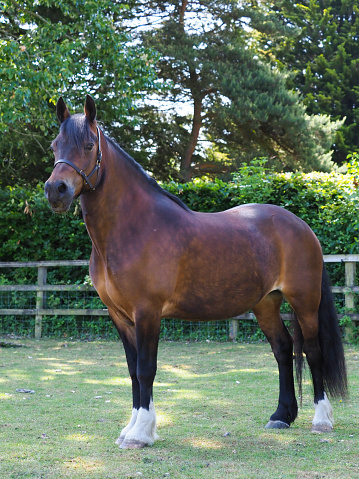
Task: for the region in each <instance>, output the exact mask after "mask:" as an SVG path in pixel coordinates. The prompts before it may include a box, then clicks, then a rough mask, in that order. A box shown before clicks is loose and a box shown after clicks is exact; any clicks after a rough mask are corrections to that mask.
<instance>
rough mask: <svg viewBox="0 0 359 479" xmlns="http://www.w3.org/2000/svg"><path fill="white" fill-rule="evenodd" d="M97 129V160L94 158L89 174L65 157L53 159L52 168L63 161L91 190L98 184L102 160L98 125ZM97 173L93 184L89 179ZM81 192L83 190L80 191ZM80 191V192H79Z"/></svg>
mask: <svg viewBox="0 0 359 479" xmlns="http://www.w3.org/2000/svg"><path fill="white" fill-rule="evenodd" d="M96 129H97V138H98V152H97V160H96V165H95V166H94V168H93V170H92V171H91V173H90V174H89V175H86V173H85V172H84V171H83V170H80V168H78V167H77V166H76V165H75V164H74V163H72V161H70V160H66V159H65V158H60V159H59V160H57V161H55V164H54V168H55V167H56V166H57V165H58V164H59V163H65V164H66V165H69V166H71V168H73V169H74V170H75V171H77V173H78V174H79V175H80V176H81V177H82V178H83V180H84V182H85V184H86V185H88V186H89V187H90V189H91V191H94V190H95V189H96V187H97V185H98V182H99V179H100V178H99V170H100V166H101V160H102V150H101V136H100V130H99V128H98V126H96ZM94 173H97V177H96V183H95V184H94V185H93V184H92V183H91V181H90V178H91V176H92V175H93V174H94ZM81 193H83V191H81ZM81 193H80V194H81Z"/></svg>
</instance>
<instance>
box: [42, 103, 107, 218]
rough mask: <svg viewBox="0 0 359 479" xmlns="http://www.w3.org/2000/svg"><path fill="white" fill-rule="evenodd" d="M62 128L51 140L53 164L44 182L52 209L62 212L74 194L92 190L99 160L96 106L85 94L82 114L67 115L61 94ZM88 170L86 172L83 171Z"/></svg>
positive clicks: (60, 114)
mask: <svg viewBox="0 0 359 479" xmlns="http://www.w3.org/2000/svg"><path fill="white" fill-rule="evenodd" d="M56 112H57V117H58V119H59V120H60V123H61V128H60V133H59V135H58V136H57V137H56V138H55V140H54V141H53V142H52V144H51V149H52V151H53V152H54V155H55V166H54V169H53V171H52V174H51V176H50V178H49V179H48V180H47V181H46V183H45V196H46V198H47V200H48V202H49V203H50V206H51V208H52V210H53V211H55V212H57V213H65V212H66V211H68V209H69V208H70V206H71V203H72V201H73V200H74V198H77V197H78V196H79V195H80V194H81V193H83V192H85V191H90V190H94V189H95V186H96V185H97V182H98V180H99V168H100V163H101V156H102V153H101V139H100V130H99V129H98V127H97V125H96V106H95V102H94V100H93V99H92V98H91V97H90V96H89V95H87V97H86V102H85V114H77V115H72V116H71V115H70V113H69V110H68V108H67V106H66V104H65V102H64V100H63V99H62V98H60V99H59V100H58V102H57V105H56ZM86 172H88V173H86Z"/></svg>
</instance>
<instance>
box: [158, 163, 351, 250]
mask: <svg viewBox="0 0 359 479" xmlns="http://www.w3.org/2000/svg"><path fill="white" fill-rule="evenodd" d="M264 165H265V160H263V159H262V160H255V161H254V162H252V163H251V164H245V165H244V166H242V167H241V168H239V170H238V172H237V173H236V174H235V175H234V177H233V181H232V182H230V183H224V182H222V181H220V180H216V181H214V182H208V181H205V180H194V181H193V182H192V183H188V184H184V185H177V184H175V183H170V184H168V185H166V188H167V189H169V190H170V191H171V193H175V194H177V195H178V196H179V197H180V198H181V199H182V200H183V201H184V202H185V203H186V204H188V206H190V207H191V208H193V209H195V210H199V211H210V212H212V211H221V210H223V209H226V208H229V207H232V206H235V205H240V204H245V203H269V204H276V205H279V206H282V207H284V208H286V209H288V210H289V211H292V212H293V213H294V214H296V215H297V216H299V217H300V218H302V219H303V220H304V221H306V222H307V223H308V224H309V226H310V227H311V228H312V229H313V231H314V232H315V233H316V235H317V236H318V238H319V240H320V242H321V244H322V247H323V252H324V254H336V253H338V254H339V253H343V254H345V253H348V254H349V253H355V254H358V253H359V199H358V194H357V187H358V178H359V165H358V157H357V156H355V157H353V159H352V162H351V164H350V165H349V168H348V173H347V174H345V175H344V174H340V173H337V172H332V173H317V172H316V173H307V174H305V173H276V172H274V171H273V170H266V169H265V167H264Z"/></svg>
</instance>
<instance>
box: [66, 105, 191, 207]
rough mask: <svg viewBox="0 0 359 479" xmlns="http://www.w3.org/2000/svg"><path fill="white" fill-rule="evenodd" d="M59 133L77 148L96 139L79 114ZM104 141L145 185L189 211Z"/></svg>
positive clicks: (129, 157)
mask: <svg viewBox="0 0 359 479" xmlns="http://www.w3.org/2000/svg"><path fill="white" fill-rule="evenodd" d="M61 132H62V133H63V134H64V135H65V136H66V139H67V140H68V141H71V142H73V143H74V144H75V145H76V147H77V148H79V149H80V148H81V147H82V145H83V144H84V143H85V142H86V141H90V140H92V141H95V140H96V137H95V136H94V135H93V133H92V132H91V130H90V123H89V121H88V119H87V118H86V116H85V115H84V114H81V113H77V114H75V115H71V116H70V117H69V118H68V119H67V120H66V121H64V122H63V123H62V124H61ZM105 137H106V140H107V141H108V142H109V143H110V144H111V145H112V146H113V147H114V148H115V149H116V150H117V151H118V152H119V153H120V154H121V155H122V156H124V157H125V159H126V160H127V161H128V162H129V163H130V164H131V165H132V166H133V168H135V169H136V170H137V171H138V172H139V173H140V174H141V175H142V177H143V178H145V180H146V181H147V183H148V184H149V185H150V186H151V187H152V188H153V189H155V190H156V191H158V192H160V193H161V194H163V195H164V196H166V197H167V198H170V199H171V200H172V201H174V202H175V203H177V204H178V205H179V206H181V207H182V208H183V209H185V210H186V211H191V210H190V209H189V208H188V206H187V205H185V204H184V203H183V201H181V200H180V199H179V198H178V197H177V196H175V195H173V194H172V193H169V192H168V191H166V190H165V189H163V188H161V186H160V185H159V184H158V183H157V181H156V180H155V179H154V178H152V177H151V176H149V175H148V174H147V173H146V172H145V171H144V169H143V168H142V166H141V165H139V164H138V163H137V161H135V160H134V159H133V158H132V157H131V156H130V155H129V154H128V153H126V152H125V151H124V150H123V149H122V148H121V147H120V146H119V145H118V144H117V143H116V141H115V140H113V139H112V138H109V137H108V136H106V135H105Z"/></svg>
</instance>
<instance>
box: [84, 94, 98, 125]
mask: <svg viewBox="0 0 359 479" xmlns="http://www.w3.org/2000/svg"><path fill="white" fill-rule="evenodd" d="M85 115H86V118H87V119H88V121H89V122H90V123H93V122H94V120H95V119H96V105H95V100H94V99H93V98H92V96H90V95H86V101H85Z"/></svg>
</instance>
